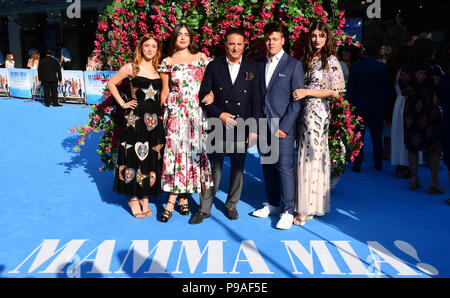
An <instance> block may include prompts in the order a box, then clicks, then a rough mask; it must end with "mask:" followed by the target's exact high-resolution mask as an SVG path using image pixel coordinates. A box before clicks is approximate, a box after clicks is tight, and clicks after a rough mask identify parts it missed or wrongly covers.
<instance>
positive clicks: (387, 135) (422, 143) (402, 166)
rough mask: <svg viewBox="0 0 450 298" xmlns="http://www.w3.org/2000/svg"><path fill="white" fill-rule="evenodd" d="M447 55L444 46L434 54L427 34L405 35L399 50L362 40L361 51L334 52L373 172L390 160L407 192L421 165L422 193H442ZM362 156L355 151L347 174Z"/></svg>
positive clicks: (449, 96)
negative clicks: (424, 174) (367, 140)
mask: <svg viewBox="0 0 450 298" xmlns="http://www.w3.org/2000/svg"><path fill="white" fill-rule="evenodd" d="M359 55H360V56H359ZM355 56H356V57H355ZM358 56H359V57H358ZM449 56H450V50H449V46H448V45H447V46H446V47H444V48H440V49H439V48H438V47H437V45H436V43H435V42H433V41H432V36H431V34H430V33H421V34H419V35H413V34H408V36H407V38H406V42H405V44H404V45H403V46H401V47H399V48H391V47H390V46H387V45H382V46H379V45H376V44H374V43H373V42H372V41H367V42H365V43H364V44H363V46H362V51H361V52H358V51H355V50H354V49H349V47H348V46H344V47H342V48H341V49H340V50H339V58H340V62H341V66H342V69H343V72H344V75H347V73H348V76H347V99H348V100H349V101H350V103H351V104H353V105H354V106H355V112H356V113H357V114H358V115H360V116H361V117H362V118H363V119H364V125H365V128H368V129H369V130H370V134H371V138H372V146H373V154H374V161H375V168H376V169H377V170H381V169H382V160H390V161H391V164H392V165H393V166H395V167H396V168H395V175H396V176H401V177H404V178H408V179H410V189H411V190H413V191H414V190H416V189H418V188H420V187H421V186H422V185H421V183H420V181H419V176H418V171H417V167H418V165H419V164H422V163H423V164H425V165H427V166H428V167H429V168H430V172H431V181H430V183H429V188H428V193H429V194H437V193H443V192H444V189H442V188H441V187H440V186H439V183H438V170H439V168H440V166H439V160H440V159H441V158H440V157H441V156H442V159H443V160H444V163H445V165H446V166H447V167H449V166H450V163H449V156H450V147H449V139H450V135H449V133H450V125H449V113H450V111H449V102H450V91H449V71H450V68H449ZM347 70H348V72H347ZM365 128H364V129H363V130H362V131H361V132H362V133H364V131H365ZM363 157H364V153H363V150H361V154H360V155H359V156H358V158H357V159H356V161H355V163H354V166H353V168H352V169H353V171H355V172H360V171H361V164H362V160H363ZM448 174H449V181H450V171H449V173H448ZM447 203H450V202H449V201H447Z"/></svg>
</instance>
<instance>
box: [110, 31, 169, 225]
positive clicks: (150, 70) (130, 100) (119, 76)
mask: <svg viewBox="0 0 450 298" xmlns="http://www.w3.org/2000/svg"><path fill="white" fill-rule="evenodd" d="M160 58H161V44H160V42H159V41H158V40H157V39H156V38H155V36H154V35H151V34H146V35H144V36H143V37H142V39H141V40H140V41H139V43H138V45H137V47H136V51H135V54H134V58H133V62H131V63H127V64H125V65H124V66H122V68H121V69H120V70H119V71H118V72H117V73H116V74H115V75H114V76H113V77H112V78H111V79H110V80H109V82H108V87H109V90H110V91H111V93H112V95H113V96H114V98H115V100H116V101H117V103H118V104H119V105H120V106H121V107H122V109H125V110H126V112H125V119H124V127H123V131H122V133H121V136H120V138H119V141H118V146H119V156H118V161H117V168H116V174H115V181H114V190H115V191H117V192H119V193H123V194H127V195H130V200H129V202H128V205H129V206H130V209H131V212H132V214H133V216H134V217H136V218H145V217H146V216H150V215H152V212H151V211H150V209H149V204H148V196H149V195H156V194H158V193H159V191H160V190H161V169H162V156H163V150H164V142H165V137H164V128H163V123H162V109H161V103H160V90H161V79H160V78H159V74H158V72H157V71H156V69H157V66H158V63H159V59H160ZM124 79H129V80H130V83H131V84H130V85H131V94H129V96H127V95H126V94H124V93H119V90H118V89H117V86H118V85H120V83H121V82H122V80H124Z"/></svg>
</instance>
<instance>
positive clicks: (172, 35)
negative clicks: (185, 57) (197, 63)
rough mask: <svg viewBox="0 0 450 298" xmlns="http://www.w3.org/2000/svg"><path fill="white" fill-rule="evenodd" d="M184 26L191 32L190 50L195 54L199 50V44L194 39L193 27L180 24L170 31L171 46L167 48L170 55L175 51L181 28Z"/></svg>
mask: <svg viewBox="0 0 450 298" xmlns="http://www.w3.org/2000/svg"><path fill="white" fill-rule="evenodd" d="M183 27H184V28H186V30H187V31H188V33H189V46H188V50H189V52H190V53H191V54H193V55H195V54H197V53H198V52H199V49H198V45H197V43H196V42H195V41H194V32H192V29H191V28H190V27H189V26H188V25H187V24H178V25H176V26H175V28H174V29H173V31H172V32H171V33H170V40H169V48H168V50H167V56H168V57H170V56H172V55H173V54H174V53H175V43H176V41H177V37H178V33H180V30H181V28H183Z"/></svg>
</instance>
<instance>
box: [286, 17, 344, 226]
mask: <svg viewBox="0 0 450 298" xmlns="http://www.w3.org/2000/svg"><path fill="white" fill-rule="evenodd" d="M309 32H310V35H309V38H308V41H307V46H306V55H305V57H304V60H303V69H304V70H305V73H306V75H305V88H306V89H297V90H295V91H294V94H293V97H294V99H295V100H300V99H302V100H303V107H302V111H301V114H300V116H299V129H298V132H299V138H298V142H297V146H298V153H297V201H296V205H295V211H296V212H297V215H296V217H295V218H294V224H296V225H303V224H305V222H306V220H307V219H311V218H312V217H313V216H314V215H324V214H325V213H326V212H328V211H329V210H330V155H329V149H328V126H329V123H330V107H329V105H328V98H330V97H338V96H339V92H343V91H345V81H344V74H343V72H342V69H341V65H340V63H339V60H338V59H337V57H336V56H334V53H335V46H334V43H333V37H332V35H331V31H330V29H329V28H328V26H327V25H326V24H324V23H321V22H319V23H314V24H313V25H312V27H311V29H310V31H309Z"/></svg>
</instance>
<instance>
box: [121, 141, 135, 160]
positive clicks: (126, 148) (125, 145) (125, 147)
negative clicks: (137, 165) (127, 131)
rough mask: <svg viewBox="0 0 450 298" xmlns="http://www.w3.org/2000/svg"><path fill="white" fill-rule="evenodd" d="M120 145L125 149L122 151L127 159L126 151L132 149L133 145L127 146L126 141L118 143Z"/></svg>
mask: <svg viewBox="0 0 450 298" xmlns="http://www.w3.org/2000/svg"><path fill="white" fill-rule="evenodd" d="M120 145H122V146H123V147H124V149H125V151H124V152H125V157H127V150H128V149H130V148H131V147H133V145H131V144H127V142H126V141H124V142H122V143H120Z"/></svg>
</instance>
